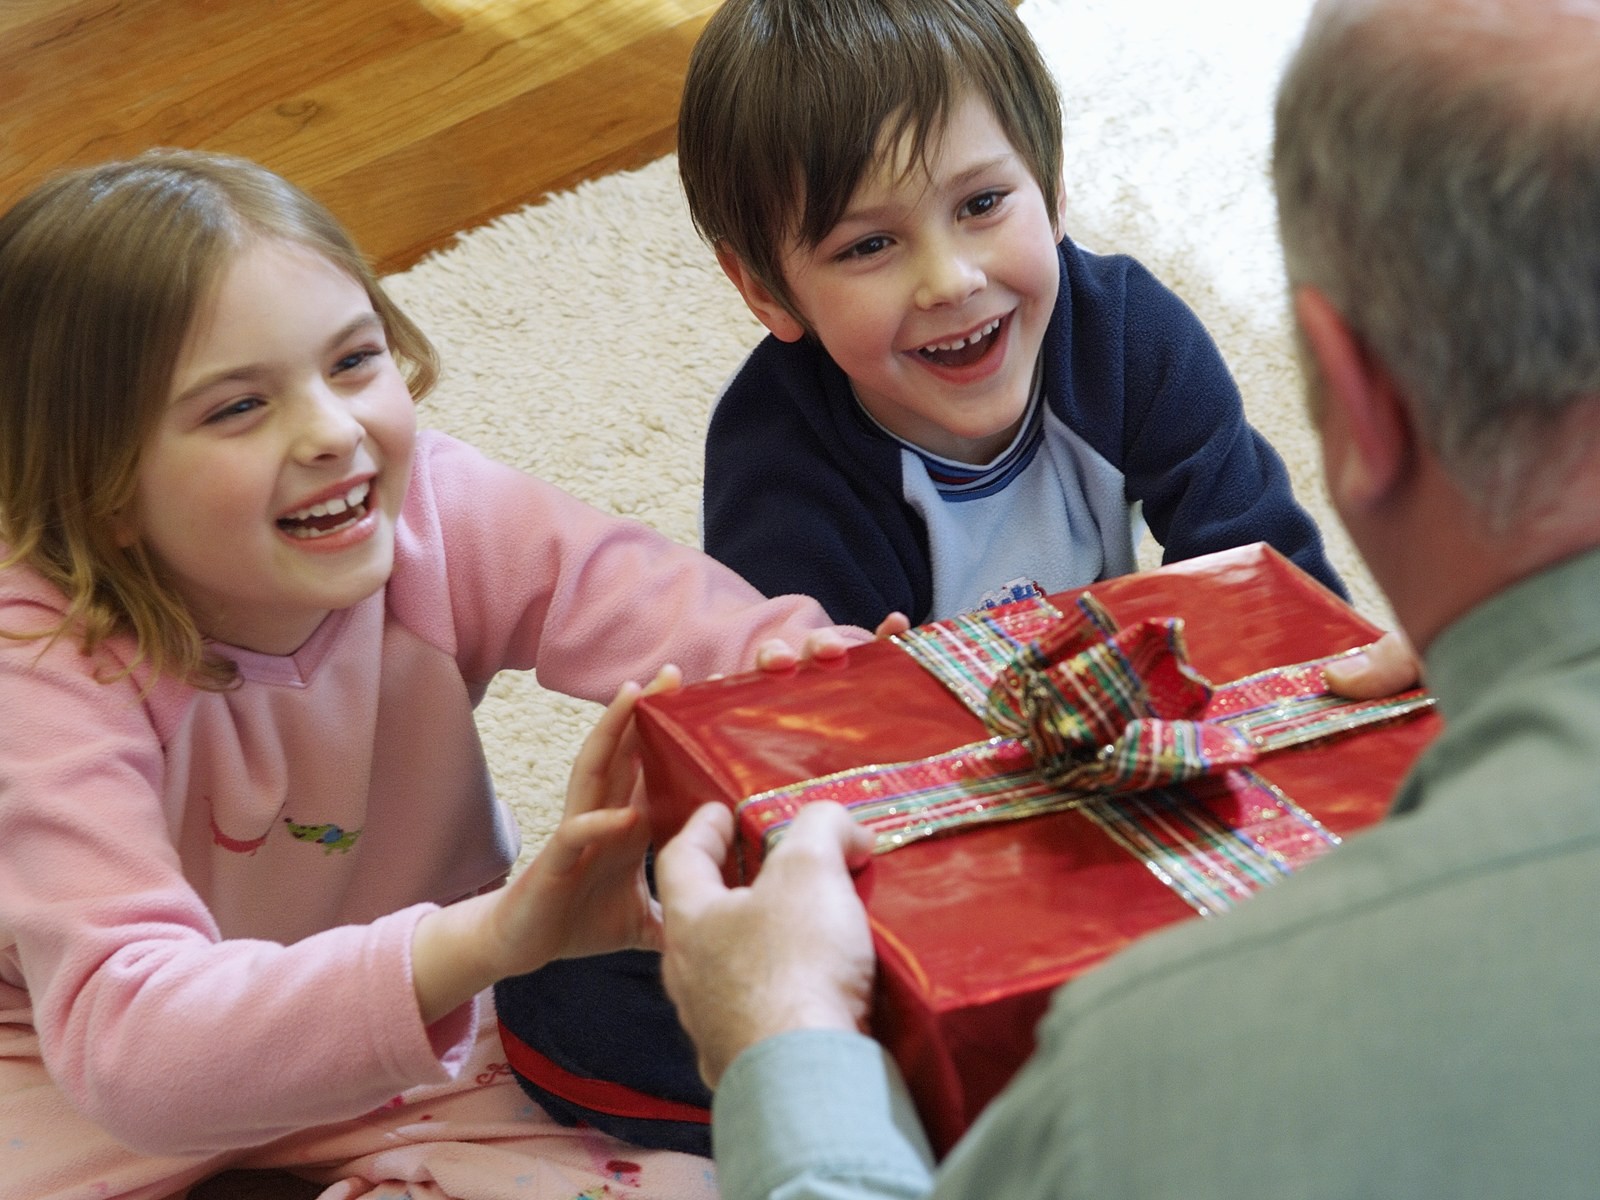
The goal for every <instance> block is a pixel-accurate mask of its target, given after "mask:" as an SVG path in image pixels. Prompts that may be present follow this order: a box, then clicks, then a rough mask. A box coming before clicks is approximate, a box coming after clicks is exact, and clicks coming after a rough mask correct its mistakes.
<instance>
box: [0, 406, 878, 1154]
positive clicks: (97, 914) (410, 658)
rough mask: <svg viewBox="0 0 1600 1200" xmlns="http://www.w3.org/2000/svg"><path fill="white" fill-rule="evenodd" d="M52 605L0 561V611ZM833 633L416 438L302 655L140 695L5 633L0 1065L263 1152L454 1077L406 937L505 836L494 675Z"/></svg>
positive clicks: (191, 1141) (451, 1038) (205, 1140)
mask: <svg viewBox="0 0 1600 1200" xmlns="http://www.w3.org/2000/svg"><path fill="white" fill-rule="evenodd" d="M61 606H62V601H61V598H60V596H59V595H58V594H57V593H56V592H55V591H54V589H53V588H51V587H49V586H48V585H46V584H44V583H43V582H42V581H41V580H40V579H39V578H38V577H37V576H36V575H35V574H34V573H33V572H32V571H31V570H29V569H25V568H15V569H12V570H10V571H7V572H5V573H3V574H0V629H9V630H16V629H22V628H28V627H34V628H37V627H38V626H39V625H41V624H45V623H53V622H54V621H55V620H56V619H57V615H58V613H59V612H60V610H61ZM825 624H827V620H826V618H825V616H824V615H823V612H822V610H821V609H820V608H819V607H818V606H817V605H816V604H815V603H814V602H812V601H810V600H807V599H804V598H801V597H792V596H791V597H786V598H782V599H777V600H764V599H763V598H762V597H761V596H760V595H759V594H758V593H757V592H756V591H754V590H753V589H752V588H751V587H749V586H748V585H747V584H745V583H744V582H743V581H742V580H740V579H739V578H738V577H737V576H735V575H733V574H732V573H731V572H729V571H728V570H726V569H725V568H723V567H721V566H719V565H718V564H716V563H714V562H713V561H712V560H711V559H709V558H706V557H705V556H704V555H702V554H700V553H699V552H698V551H695V550H691V549H689V548H687V547H683V546H679V545H677V544H675V543H672V542H670V541H668V540H667V539H665V538H664V537H662V536H661V535H660V534H658V533H656V532H654V531H652V530H651V529H649V528H648V527H646V526H644V525H641V524H638V523H635V522H631V521H625V520H622V519H620V518H617V517H613V516H608V515H606V514H603V513H601V512H598V511H597V510H595V509H593V508H590V507H588V506H587V505H585V504H583V503H581V502H580V501H578V500H576V499H574V498H573V497H571V496H569V495H567V494H565V493H563V492H561V491H559V490H558V489H556V488H554V487H552V486H550V485H549V484H546V483H543V482H541V481H539V480H537V479H534V478H531V477H530V476H528V475H525V474H523V473H521V472H518V471H515V470H512V469H510V468H508V467H505V466H501V465H499V464H497V463H494V462H492V461H490V460H488V459H486V458H484V457H483V456H482V455H480V454H479V453H478V452H477V451H475V450H473V449H471V448H470V447H468V446H466V445H464V444H462V443H460V442H457V441H455V440H453V439H450V438H447V437H444V436H442V435H439V434H430V433H424V434H422V435H421V436H420V437H419V440H418V444H417V452H416V459H415V467H414V476H413V479H412V481H411V487H410V492H409V494H408V496H407V499H406V504H405V509H404V512H403V513H402V516H401V520H400V523H399V528H398V538H397V546H396V554H395V566H394V573H393V575H392V577H391V578H390V580H389V583H388V585H387V586H386V587H385V588H384V589H383V590H382V591H380V592H379V593H377V594H376V595H374V596H371V597H370V598H368V599H367V600H365V601H363V602H362V603H360V604H358V605H356V606H355V607H353V608H350V609H346V610H343V611H340V612H336V613H334V614H332V615H331V616H329V617H328V619H327V620H326V621H324V622H323V624H322V626H321V628H319V629H318V630H317V632H316V633H315V634H314V635H313V636H312V638H311V639H310V640H309V641H308V642H307V643H306V644H305V645H304V646H302V647H301V648H300V650H299V651H297V652H296V653H295V654H293V655H290V656H288V657H284V658H276V657H270V656H266V655H261V654H255V653H251V652H247V651H239V650H227V651H226V652H227V653H228V654H229V655H230V656H231V657H233V658H234V659H235V660H236V661H237V662H238V664H239V667H240V672H241V675H242V679H243V683H242V686H240V687H237V688H235V689H233V690H230V691H226V692H220V693H217V692H205V691H200V690H197V689H194V688H192V687H188V686H185V685H181V684H175V683H173V682H172V681H170V680H164V681H161V682H159V683H158V684H157V686H156V687H155V688H154V689H153V690H151V691H150V692H149V693H148V694H147V695H141V687H140V680H139V679H138V678H137V677H135V678H132V679H127V680H123V681H121V682H118V683H114V684H104V683H99V682H97V681H96V678H95V667H96V665H95V663H93V662H91V661H90V660H89V659H87V658H85V657H84V656H83V655H82V654H81V653H80V652H79V650H78V648H77V646H76V645H75V644H73V643H71V642H70V639H62V640H60V641H58V642H57V643H55V644H54V645H50V646H48V647H45V646H43V644H42V643H40V642H37V641H35V642H18V641H8V640H0V713H3V714H4V716H3V718H0V739H3V741H0V1055H6V1056H10V1055H16V1054H28V1053H42V1055H43V1058H44V1062H45V1064H46V1065H47V1067H48V1069H49V1071H50V1074H51V1077H52V1078H53V1079H54V1080H55V1081H56V1083H57V1085H58V1086H59V1087H61V1088H62V1089H63V1090H64V1091H65V1093H66V1094H67V1096H68V1097H69V1098H70V1099H71V1101H72V1102H73V1103H74V1104H75V1105H76V1106H77V1107H78V1108H80V1109H81V1110H82V1111H83V1112H85V1113H86V1114H88V1115H89V1116H90V1117H91V1118H92V1119H93V1120H95V1121H96V1122H98V1123H99V1124H101V1125H102V1126H104V1127H105V1128H106V1129H107V1130H109V1131H110V1132H112V1133H113V1134H115V1135H116V1136H118V1137H119V1138H121V1139H123V1140H124V1141H126V1142H128V1143H129V1144H130V1145H132V1146H134V1147H135V1148H137V1149H140V1150H142V1151H144V1152H146V1153H211V1152H217V1151H221V1150H227V1149H233V1148H238V1147H243V1146H249V1145H255V1144H259V1143H262V1142H265V1141H268V1140H271V1139H273V1138H275V1137H278V1136H281V1135H283V1134H286V1133H289V1132H292V1131H295V1130H299V1129H305V1128H308V1127H311V1126H316V1125H321V1124H325V1123H328V1122H332V1121H337V1120H344V1119H348V1118H351V1117H354V1116H358V1115H360V1114H362V1113H364V1112H367V1111H370V1110H372V1109H374V1108H376V1107H378V1106H379V1105H382V1104H383V1103H385V1102H386V1101H388V1100H389V1099H391V1098H392V1097H394V1096H395V1095H396V1094H397V1093H399V1092H401V1091H403V1090H405V1089H407V1088H410V1087H412V1086H415V1085H419V1084H427V1083H432V1082H440V1081H444V1080H446V1079H448V1078H450V1077H451V1074H452V1072H453V1071H454V1070H455V1069H457V1068H458V1067H459V1065H460V1062H461V1059H462V1058H463V1056H464V1055H465V1053H466V1052H467V1050H468V1049H469V1047H470V1045H471V1043H472V1038H473V1034H474V1029H475V1023H476V1019H477V1015H476V1014H475V1012H474V1011H473V1007H472V1006H470V1005H469V1006H465V1007H464V1008H462V1009H460V1010H458V1011H457V1012H455V1013H452V1014H451V1015H450V1016H448V1017H446V1018H444V1019H443V1020H441V1021H439V1022H437V1023H436V1024H434V1025H433V1026H432V1027H426V1028H425V1027H424V1026H423V1025H422V1023H421V1019H420V1017H419V1016H418V1013H417V1007H416V1002H415V998H414V995H413V992H412V982H411V959H410V949H411V935H412V929H413V927H414V926H415V924H416V922H417V920H418V919H419V918H420V917H421V916H422V915H423V914H424V913H425V912H427V911H429V909H430V908H431V907H432V906H433V905H436V904H440V903H447V902H449V901H451V900H454V899H458V898H460V897H462V896H464V895H467V894H469V893H472V892H474V891H477V890H478V889H480V888H483V887H484V886H486V885H489V884H491V883H493V882H495V881H496V880H497V879H499V878H500V877H501V876H502V875H503V874H504V873H505V872H506V870H507V869H508V868H509V867H510V866H511V865H512V863H513V862H514V860H515V858H516V855H517V850H518V841H519V838H518V832H517V827H516V823H515V821H514V819H513V817H512V815H511V814H510V813H509V811H508V810H507V809H506V808H505V806H504V805H503V804H501V803H500V802H499V801H498V800H497V799H496V798H495V796H494V793H493V790H492V788H491V785H490V781H489V777H488V771H487V768H486V765H485V760H484V755H483V750H482V747H481V744H480V742H479V738H478V734H477V731H476V729H475V726H474V723H473V708H474V706H475V705H476V704H477V703H478V701H479V700H480V699H481V698H482V697H483V695H484V691H485V689H486V687H487V686H488V684H489V681H490V679H491V677H492V676H493V675H494V674H495V672H497V671H499V670H502V669H505V668H517V669H537V672H538V677H539V682H540V683H541V684H542V685H543V686H545V687H547V688H551V689H554V690H557V691H561V692H566V693H569V694H571V695H574V696H580V697H584V698H587V699H590V700H607V699H609V698H610V696H611V695H612V694H613V692H614V691H615V690H616V688H617V687H618V686H619V685H620V684H621V683H622V682H624V681H625V680H628V679H637V680H640V681H644V680H647V679H649V678H650V677H651V676H652V675H653V674H654V673H655V671H656V669H657V668H658V667H659V666H660V665H661V664H662V663H664V662H669V661H670V662H676V663H678V664H679V665H680V666H681V667H682V668H683V670H684V673H685V675H686V677H688V678H691V679H692V678H696V677H699V676H704V675H706V674H709V673H711V672H714V671H729V670H736V669H744V668H748V667H749V666H750V665H751V664H752V662H753V660H754V652H755V647H756V645H757V644H758V643H759V642H760V641H762V640H764V639H766V638H769V637H773V636H782V637H786V638H788V639H790V640H791V641H793V642H795V643H796V644H798V642H799V640H800V639H801V638H802V637H803V636H804V634H805V633H806V632H807V631H809V630H811V629H815V628H817V627H819V626H822V625H825ZM862 636H863V637H864V636H866V635H865V634H862ZM129 650H130V648H129V646H128V645H127V644H126V643H123V644H120V645H118V646H115V647H113V648H112V651H111V654H112V657H114V658H117V659H119V660H120V661H126V660H127V656H128V654H129ZM528 736H529V738H530V740H536V739H537V738H538V736H539V731H538V730H529V731H528ZM35 1030H36V1031H37V1038H36V1039H35V1038H34V1032H33V1031H35Z"/></svg>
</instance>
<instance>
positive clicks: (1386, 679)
mask: <svg viewBox="0 0 1600 1200" xmlns="http://www.w3.org/2000/svg"><path fill="white" fill-rule="evenodd" d="M1322 674H1323V676H1324V677H1325V678H1326V679H1327V681H1328V687H1329V688H1330V689H1331V690H1332V691H1335V692H1337V693H1338V694H1339V695H1341V696H1347V697H1349V698H1350V699H1352V700H1373V699H1376V698H1377V697H1379V696H1392V695H1394V694H1395V693H1396V692H1403V691H1405V690H1406V689H1407V688H1413V687H1416V686H1417V684H1418V683H1419V682H1421V680H1422V660H1421V659H1419V658H1418V657H1417V652H1416V651H1415V650H1413V649H1412V648H1411V642H1410V641H1409V640H1407V638H1406V636H1405V634H1403V633H1399V632H1396V631H1394V630H1391V631H1390V632H1388V633H1386V634H1384V635H1383V636H1382V637H1381V638H1379V639H1378V640H1377V641H1375V642H1373V643H1371V644H1370V645H1367V646H1363V647H1362V648H1361V649H1360V650H1359V651H1356V652H1355V653H1352V654H1348V655H1346V656H1345V657H1343V658H1336V659H1334V660H1333V661H1332V662H1330V663H1329V664H1328V665H1327V666H1325V667H1323V668H1322Z"/></svg>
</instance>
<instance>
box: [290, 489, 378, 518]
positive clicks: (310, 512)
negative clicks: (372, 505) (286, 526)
mask: <svg viewBox="0 0 1600 1200" xmlns="http://www.w3.org/2000/svg"><path fill="white" fill-rule="evenodd" d="M371 490H372V487H371V484H370V483H358V484H356V486H355V487H353V488H351V489H350V490H349V491H348V492H346V493H345V494H344V495H343V496H335V497H334V498H333V499H331V500H322V501H318V502H317V503H316V504H313V505H311V506H310V507H308V508H302V509H300V510H298V511H297V512H292V513H290V514H289V516H288V518H287V519H288V520H290V521H309V520H310V519H311V518H312V517H328V516H338V515H339V514H340V513H342V512H344V511H345V509H347V508H355V507H357V506H358V505H360V504H361V503H362V502H363V501H365V500H366V498H367V493H368V492H369V491H371Z"/></svg>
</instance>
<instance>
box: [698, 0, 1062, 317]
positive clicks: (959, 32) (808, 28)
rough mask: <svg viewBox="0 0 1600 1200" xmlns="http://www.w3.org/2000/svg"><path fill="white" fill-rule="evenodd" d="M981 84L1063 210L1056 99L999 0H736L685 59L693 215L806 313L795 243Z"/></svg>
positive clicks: (714, 240)
mask: <svg viewBox="0 0 1600 1200" xmlns="http://www.w3.org/2000/svg"><path fill="white" fill-rule="evenodd" d="M967 88H972V89H974V90H975V91H976V92H977V93H978V94H979V95H980V96H982V97H983V98H984V99H985V100H987V101H988V103H989V105H990V107H991V108H992V109H993V110H994V114H995V117H996V119H997V120H998V121H999V123H1000V128H1001V129H1002V130H1003V131H1004V132H1005V135H1006V137H1007V138H1008V139H1009V140H1010V142H1011V144H1012V146H1013V147H1014V148H1015V149H1016V150H1017V152H1018V153H1019V154H1020V155H1021V156H1022V158H1023V160H1024V161H1025V162H1026V163H1027V164H1028V167H1029V169H1030V171H1031V172H1032V174H1033V177H1034V179H1035V180H1036V181H1037V183H1038V184H1039V188H1040V190H1041V191H1042V192H1043V194H1044V200H1045V204H1046V207H1047V210H1048V211H1050V212H1055V211H1056V201H1057V194H1058V192H1059V190H1060V185H1061V158H1062V148H1061V103H1060V98H1059V96H1058V94H1057V91H1056V86H1055V80H1054V78H1053V77H1052V75H1051V74H1050V70H1049V68H1048V67H1047V66H1046V65H1045V62H1044V59H1043V57H1042V56H1041V55H1040V53H1039V49H1038V47H1037V46H1036V45H1035V44H1034V41H1033V38H1032V36H1031V35H1030V34H1029V33H1028V31H1027V29H1026V28H1025V27H1024V26H1023V24H1022V22H1021V21H1020V20H1019V19H1018V17H1017V15H1016V13H1015V12H1013V11H1012V8H1011V6H1010V4H1008V3H1007V2H1006V0H727V3H725V4H724V5H723V6H722V8H720V9H719V10H718V11H717V12H716V14H715V15H714V16H713V17H712V18H711V21H710V23H709V24H707V26H706V28H705V31H704V32H703V33H702V34H701V36H700V40H699V41H698V42H697V43H696V45H695V48H694V53H693V55H692V56H691V58H690V61H689V73H688V78H687V80H686V82H685V84H684V91H683V104H682V108H681V109H680V111H679V115H678V169H679V172H680V174H681V176H682V179H683V187H684V192H685V194H686V196H687V197H688V202H689V212H690V215H691V216H692V217H693V219H694V223H695V226H696V228H697V229H698V230H699V231H700V234H701V236H702V237H704V238H705V239H706V240H707V241H708V242H710V243H711V244H712V245H713V246H717V247H719V248H725V249H727V250H730V251H732V252H733V253H734V254H735V255H737V256H738V258H739V259H740V261H742V262H743V264H744V265H745V267H746V269H748V270H749V271H750V272H751V273H752V274H753V275H754V276H755V277H756V279H757V280H759V281H760V282H761V283H762V284H763V285H764V286H765V287H766V288H767V290H768V291H770V292H771V293H772V295H773V296H774V297H775V298H776V299H777V300H778V301H779V302H780V303H781V304H783V306H784V307H785V308H786V309H788V310H789V311H790V313H791V315H793V316H795V317H796V318H797V319H799V318H800V314H799V313H797V312H795V311H794V302H793V298H792V296H791V294H790V292H789V289H788V286H787V284H786V282H785V280H784V278H783V271H782V269H781V266H780V264H781V262H782V256H783V251H784V249H785V247H786V245H789V244H795V245H798V246H801V247H805V248H812V247H815V246H816V245H817V244H818V243H819V242H821V241H822V239H823V238H824V237H826V236H827V234H828V231H829V230H830V229H832V228H833V227H834V226H835V225H836V224H837V223H838V222H839V219H840V217H841V216H843V214H844V210H845V208H846V206H847V205H848V204H849V202H850V197H851V195H852V194H853V193H854V192H855V190H856V187H857V185H858V184H859V183H860V182H861V180H862V177H863V176H864V175H866V174H867V173H868V172H869V171H870V170H871V169H872V168H873V166H874V165H875V164H876V162H877V158H878V156H879V154H881V153H882V152H883V150H884V148H885V147H896V146H899V145H900V143H901V139H902V138H903V137H908V138H909V150H910V156H909V158H908V160H907V162H908V165H910V166H915V165H916V164H918V163H921V162H923V161H925V156H926V153H927V148H928V145H929V142H930V141H932V140H936V139H937V137H938V135H939V134H940V132H941V131H942V130H943V128H944V125H945V122H946V120H947V119H948V118H949V116H950V113H951V112H952V111H953V109H954V108H955V106H956V105H957V104H958V103H959V102H960V99H961V96H962V93H963V92H964V91H965V90H966V89H967Z"/></svg>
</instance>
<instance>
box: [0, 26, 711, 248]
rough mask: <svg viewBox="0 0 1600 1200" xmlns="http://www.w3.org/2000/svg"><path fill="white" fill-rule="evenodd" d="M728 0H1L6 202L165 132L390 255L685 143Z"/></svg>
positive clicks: (1, 194) (1, 152) (1, 185)
mask: <svg viewBox="0 0 1600 1200" xmlns="http://www.w3.org/2000/svg"><path fill="white" fill-rule="evenodd" d="M718 2H719V0H228V2H220V0H0V97H4V103H0V207H3V206H4V205H7V204H9V203H11V202H12V201H14V200H15V199H16V198H17V197H18V196H20V195H21V194H22V193H23V192H24V191H26V190H27V189H28V188H30V187H32V186H33V185H34V184H35V183H37V182H38V181H39V180H40V179H41V178H43V177H44V176H45V175H47V174H49V173H50V172H52V171H54V170H56V169H58V168H60V167H63V166H71V165H79V164H83V163H88V162H96V161H100V160H103V159H106V158H110V157H115V156H124V155H129V154H134V153H137V152H138V151H140V150H143V149H146V148H147V147H150V146H156V145H175V146H197V147H207V148H212V149H218V150H226V151H231V152H233V153H237V154H243V155H246V156H248V157H251V158H254V159H257V160H258V161H261V162H263V163H265V164H266V165H268V166H270V167H272V168H273V169H275V170H278V171H280V172H282V173H284V174H285V175H287V176H289V177H290V178H292V179H294V180H296V182H299V183H301V184H302V185H304V186H306V187H309V188H310V189H311V190H313V191H314V192H317V193H318V194H319V195H322V196H324V198H327V199H329V200H330V202H331V203H332V204H333V206H334V208H335V210H336V211H337V212H339V213H340V215H341V217H342V218H343V219H344V220H345V222H346V223H347V224H348V225H349V226H350V227H351V229H352V230H353V231H354V232H355V233H356V234H357V236H358V239H359V240H360V241H361V242H362V244H363V245H364V246H365V247H367V248H368V250H369V252H371V253H372V254H373V255H374V257H375V258H376V259H377V260H378V261H379V262H380V263H383V264H385V265H386V266H387V267H388V268H389V269H394V268H396V267H398V266H403V265H409V263H410V262H412V261H415V258H416V257H417V256H419V255H420V254H421V253H423V252H425V251H426V250H429V249H433V248H436V247H437V246H440V245H443V244H445V243H446V242H447V241H448V240H449V238H450V237H451V235H453V234H454V233H456V232H458V231H460V230H463V229H467V228H471V227H472V226H475V225H477V224H480V223H481V222H482V221H484V220H486V219H488V218H489V217H492V216H496V215H498V214H500V213H503V212H506V211H508V210H510V209H512V208H515V207H517V206H518V205H521V204H524V203H527V202H529V201H532V200H536V199H538V198H540V197H541V196H543V195H545V194H547V193H548V192H550V191H553V190H556V189H559V188H564V187H569V186H571V185H572V184H574V183H577V182H579V181H581V180H583V179H587V178H592V177H593V176H594V175H596V174H601V173H604V172H606V171H608V170H615V169H619V168H623V167H630V166H637V165H640V164H642V163H643V162H646V161H649V160H650V159H652V158H655V157H658V156H659V155H661V154H664V153H667V152H668V151H670V150H671V149H672V147H673V145H674V141H675V139H674V136H673V130H674V127H675V124H676V118H677V107H678V93H679V91H680V89H681V86H682V79H683V71H684V67H685V64H686V63H687V59H688V52H689V48H690V46H691V45H692V43H693V39H694V36H696V35H697V34H698V32H699V30H700V28H701V27H703V25H704V22H705V20H706V19H707V18H709V16H710V14H711V12H712V11H714V10H715V8H716V7H717V4H718Z"/></svg>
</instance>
